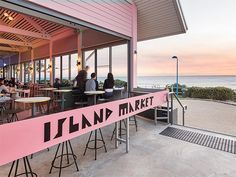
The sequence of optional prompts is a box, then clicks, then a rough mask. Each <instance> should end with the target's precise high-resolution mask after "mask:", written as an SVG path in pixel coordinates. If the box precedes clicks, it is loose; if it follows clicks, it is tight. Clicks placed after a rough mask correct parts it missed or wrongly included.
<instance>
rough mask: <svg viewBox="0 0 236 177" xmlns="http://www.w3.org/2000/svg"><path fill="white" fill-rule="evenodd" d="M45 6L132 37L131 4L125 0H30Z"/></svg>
mask: <svg viewBox="0 0 236 177" xmlns="http://www.w3.org/2000/svg"><path fill="white" fill-rule="evenodd" d="M30 1H31V2H33V3H35V4H38V5H41V6H44V7H46V8H49V9H52V10H55V11H59V12H61V13H64V14H66V15H69V16H72V17H75V18H77V19H80V20H83V21H86V22H89V23H91V24H95V25H97V26H100V27H103V28H106V29H109V30H112V31H115V32H118V33H121V34H123V35H126V36H130V37H132V5H131V4H130V3H128V2H127V1H125V0H124V1H112V0H107V1H76V0H71V1H68V0H56V1H53V0H47V1H45V0H30Z"/></svg>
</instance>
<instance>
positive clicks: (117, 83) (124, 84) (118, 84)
mask: <svg viewBox="0 0 236 177" xmlns="http://www.w3.org/2000/svg"><path fill="white" fill-rule="evenodd" d="M115 87H127V82H126V81H122V80H120V79H116V80H115Z"/></svg>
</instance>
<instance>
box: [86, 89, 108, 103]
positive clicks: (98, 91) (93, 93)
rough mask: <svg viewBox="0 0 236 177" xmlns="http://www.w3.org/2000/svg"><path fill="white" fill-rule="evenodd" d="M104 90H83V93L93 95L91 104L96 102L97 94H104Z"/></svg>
mask: <svg viewBox="0 0 236 177" xmlns="http://www.w3.org/2000/svg"><path fill="white" fill-rule="evenodd" d="M104 93H105V91H100V90H97V91H85V92H84V94H85V95H88V96H93V104H94V105H95V104H97V95H102V94H104Z"/></svg>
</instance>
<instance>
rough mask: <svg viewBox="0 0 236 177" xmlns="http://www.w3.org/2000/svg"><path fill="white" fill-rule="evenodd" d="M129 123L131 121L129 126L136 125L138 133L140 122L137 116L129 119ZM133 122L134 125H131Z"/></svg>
mask: <svg viewBox="0 0 236 177" xmlns="http://www.w3.org/2000/svg"><path fill="white" fill-rule="evenodd" d="M129 121H130V124H129V125H134V126H135V129H136V132H137V131H138V122H137V119H136V116H135V115H134V116H132V117H129ZM131 122H133V123H131Z"/></svg>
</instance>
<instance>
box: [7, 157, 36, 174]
mask: <svg viewBox="0 0 236 177" xmlns="http://www.w3.org/2000/svg"><path fill="white" fill-rule="evenodd" d="M19 161H20V159H18V160H15V161H13V162H12V165H11V169H10V171H9V173H8V177H11V173H12V171H13V168H14V166H15V163H16V166H15V171H14V173H13V175H14V177H16V176H22V175H25V176H29V175H30V176H31V177H37V176H38V175H37V174H36V173H34V172H33V171H32V168H31V166H30V163H29V159H28V157H27V156H26V157H23V161H24V170H25V171H24V172H22V173H20V174H18V166H19Z"/></svg>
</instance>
